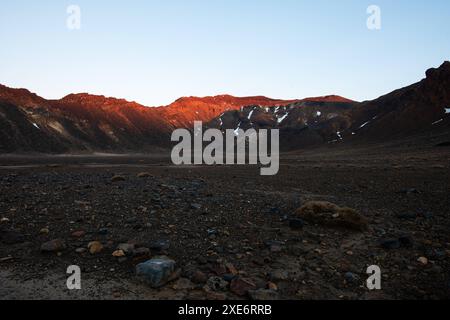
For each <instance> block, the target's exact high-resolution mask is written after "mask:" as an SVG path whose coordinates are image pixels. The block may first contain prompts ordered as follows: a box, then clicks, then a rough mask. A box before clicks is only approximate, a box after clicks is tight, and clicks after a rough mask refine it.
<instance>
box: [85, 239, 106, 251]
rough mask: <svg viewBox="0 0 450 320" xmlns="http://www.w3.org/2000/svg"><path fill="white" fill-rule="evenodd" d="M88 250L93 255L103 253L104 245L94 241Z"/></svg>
mask: <svg viewBox="0 0 450 320" xmlns="http://www.w3.org/2000/svg"><path fill="white" fill-rule="evenodd" d="M88 249H89V252H90V253H91V254H97V253H100V252H102V251H103V245H102V244H101V242H99V241H92V242H90V243H89V244H88Z"/></svg>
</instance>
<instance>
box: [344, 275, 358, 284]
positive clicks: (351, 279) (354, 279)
mask: <svg viewBox="0 0 450 320" xmlns="http://www.w3.org/2000/svg"><path fill="white" fill-rule="evenodd" d="M344 278H345V281H346V282H347V283H351V284H354V283H357V282H359V280H360V278H359V276H358V275H356V274H354V273H353V272H347V273H345V275H344Z"/></svg>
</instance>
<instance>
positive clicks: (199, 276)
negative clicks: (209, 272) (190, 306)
mask: <svg viewBox="0 0 450 320" xmlns="http://www.w3.org/2000/svg"><path fill="white" fill-rule="evenodd" d="M191 281H192V282H193V283H196V284H204V283H206V281H208V277H207V276H206V274H205V273H204V272H201V271H200V270H197V271H195V272H194V273H193V274H192V276H191Z"/></svg>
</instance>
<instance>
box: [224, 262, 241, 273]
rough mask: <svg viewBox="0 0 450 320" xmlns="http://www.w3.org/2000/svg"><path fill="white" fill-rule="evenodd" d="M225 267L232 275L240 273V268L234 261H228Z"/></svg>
mask: <svg viewBox="0 0 450 320" xmlns="http://www.w3.org/2000/svg"><path fill="white" fill-rule="evenodd" d="M225 267H226V268H227V270H228V272H229V273H231V274H232V275H237V274H238V270H237V269H236V268H235V267H234V265H233V264H232V263H226V264H225Z"/></svg>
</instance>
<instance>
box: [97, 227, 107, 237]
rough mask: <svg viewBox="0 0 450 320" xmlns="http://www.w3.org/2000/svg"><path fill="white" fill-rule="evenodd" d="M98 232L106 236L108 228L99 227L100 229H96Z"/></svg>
mask: <svg viewBox="0 0 450 320" xmlns="http://www.w3.org/2000/svg"><path fill="white" fill-rule="evenodd" d="M98 234H99V235H101V236H106V235H107V234H108V229H107V228H101V229H100V230H98Z"/></svg>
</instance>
